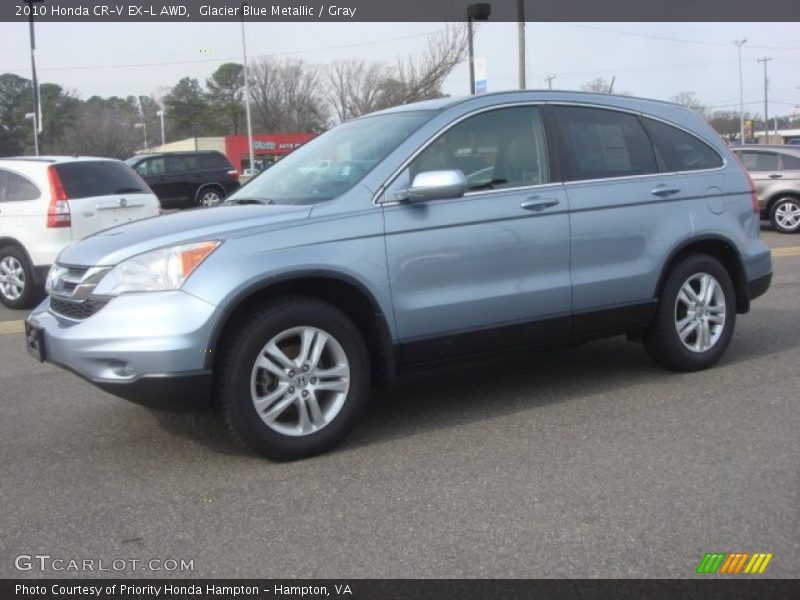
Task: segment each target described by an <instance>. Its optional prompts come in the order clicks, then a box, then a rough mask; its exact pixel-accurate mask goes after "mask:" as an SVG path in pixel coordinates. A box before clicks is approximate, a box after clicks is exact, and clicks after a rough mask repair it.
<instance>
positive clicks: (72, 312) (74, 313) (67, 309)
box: [50, 296, 108, 321]
mask: <svg viewBox="0 0 800 600" xmlns="http://www.w3.org/2000/svg"><path fill="white" fill-rule="evenodd" d="M106 304H108V300H97V299H93V298H89V299H88V300H84V301H83V302H70V301H69V300H62V299H61V298H56V297H54V296H51V297H50V310H51V311H52V312H53V313H54V314H56V315H60V316H62V317H66V318H67V319H74V320H76V321H82V320H83V319H88V318H89V317H91V316H92V315H93V314H95V313H96V312H97V311H99V310H100V309H101V308H103V307H104V306H105V305H106Z"/></svg>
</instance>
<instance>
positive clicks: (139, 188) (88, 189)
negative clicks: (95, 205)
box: [55, 160, 150, 198]
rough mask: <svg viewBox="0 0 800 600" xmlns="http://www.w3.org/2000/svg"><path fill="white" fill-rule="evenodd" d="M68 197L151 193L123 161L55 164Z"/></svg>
mask: <svg viewBox="0 0 800 600" xmlns="http://www.w3.org/2000/svg"><path fill="white" fill-rule="evenodd" d="M55 168H56V171H58V175H59V177H60V178H61V183H62V185H63V186H64V191H65V192H66V193H67V196H68V197H69V198H90V197H92V196H108V195H111V194H149V193H150V190H149V189H148V187H147V185H146V184H145V183H144V181H142V179H141V178H140V177H139V176H138V175H137V174H136V173H135V172H134V171H133V169H131V168H130V167H129V166H128V165H126V164H125V163H123V162H117V161H110V160H103V161H100V160H98V161H88V160H87V161H76V162H70V163H62V164H59V165H56V166H55Z"/></svg>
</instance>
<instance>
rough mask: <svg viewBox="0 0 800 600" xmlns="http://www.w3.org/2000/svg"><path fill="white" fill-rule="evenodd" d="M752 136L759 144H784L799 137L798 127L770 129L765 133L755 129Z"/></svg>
mask: <svg viewBox="0 0 800 600" xmlns="http://www.w3.org/2000/svg"><path fill="white" fill-rule="evenodd" d="M767 134H769V136H768V135H767ZM753 137H754V138H755V139H756V140H757V141H758V143H759V144H786V143H787V142H789V141H790V140H793V139H796V138H800V129H777V130H772V129H771V130H770V131H768V132H767V133H764V131H756V132H754V133H753Z"/></svg>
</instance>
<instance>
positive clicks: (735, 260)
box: [655, 234, 750, 314]
mask: <svg viewBox="0 0 800 600" xmlns="http://www.w3.org/2000/svg"><path fill="white" fill-rule="evenodd" d="M689 254H708V255H710V256H713V257H714V258H716V259H717V260H719V261H720V262H721V263H722V265H723V266H724V267H725V270H726V271H728V274H729V275H730V276H731V280H732V281H733V287H734V289H735V290H736V312H738V313H740V314H741V313H746V312H748V311H749V310H750V294H749V292H748V289H747V275H746V274H745V270H744V264H743V262H742V256H741V254H740V253H739V250H738V249H737V248H736V244H734V243H733V241H731V240H730V239H729V238H727V237H725V236H722V235H716V234H710V235H702V236H699V237H694V238H690V239H688V240H684V241H683V242H682V243H681V244H679V245H678V246H676V247H675V248H674V249H673V250H672V251H671V252H670V254H669V256H668V257H667V260H666V261H665V262H664V265H663V266H662V268H661V273H660V275H659V278H658V283H657V285H656V291H655V297H656V298H660V297H661V292H662V290H663V289H664V285H665V284H666V281H667V277H668V276H669V273H670V272H671V271H672V269H673V268H674V267H675V265H676V264H678V262H679V261H681V260H682V259H683V257H685V256H687V255H689Z"/></svg>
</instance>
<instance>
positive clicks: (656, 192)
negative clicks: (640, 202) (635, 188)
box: [650, 185, 681, 198]
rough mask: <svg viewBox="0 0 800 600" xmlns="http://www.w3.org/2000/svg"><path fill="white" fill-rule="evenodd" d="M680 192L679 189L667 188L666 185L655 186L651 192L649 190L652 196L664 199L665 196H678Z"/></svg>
mask: <svg viewBox="0 0 800 600" xmlns="http://www.w3.org/2000/svg"><path fill="white" fill-rule="evenodd" d="M680 191H681V188H676V187H668V186H666V185H657V186H656V187H654V188H653V189H652V190H650V193H651V194H653V196H659V197H660V198H666V197H667V196H672V195H673V194H678V193H680Z"/></svg>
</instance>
